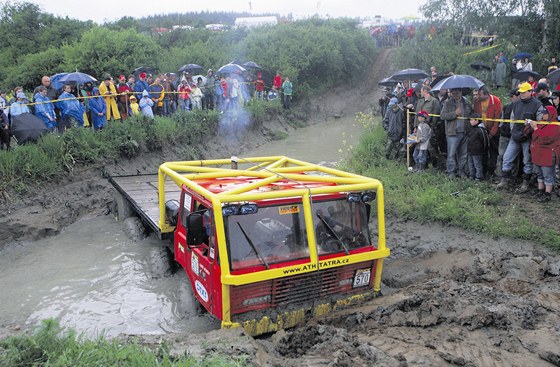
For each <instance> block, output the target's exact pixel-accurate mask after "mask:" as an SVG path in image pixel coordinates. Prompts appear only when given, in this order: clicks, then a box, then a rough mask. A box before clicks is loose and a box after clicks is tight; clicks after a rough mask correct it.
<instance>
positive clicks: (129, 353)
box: [0, 320, 248, 367]
mask: <svg viewBox="0 0 560 367" xmlns="http://www.w3.org/2000/svg"><path fill="white" fill-rule="evenodd" d="M246 358H247V356H239V357H233V356H232V357H229V356H214V357H210V358H208V359H205V360H200V359H199V358H194V357H192V356H183V357H179V358H173V357H171V356H170V354H169V352H168V350H167V347H166V346H165V345H159V346H157V347H153V348H148V347H146V346H142V345H140V344H138V343H137V342H122V341H119V340H115V339H113V340H109V339H107V338H105V337H103V336H101V337H98V338H97V339H94V340H90V339H87V338H85V337H84V336H83V335H78V334H77V333H76V332H75V331H73V330H70V331H65V330H64V329H62V328H61V327H60V325H59V324H58V322H56V321H54V320H44V321H43V322H42V324H41V325H40V326H39V327H38V328H37V330H35V332H33V333H32V334H29V335H22V336H14V337H8V338H6V339H2V340H0V366H5V367H12V366H13V367H20V366H37V367H40V366H52V367H57V366H61V367H62V366H73V367H79V366H88V367H89V366H121V367H128V366H130V367H133V366H134V367H136V366H138V367H145V366H164V367H173V366H181V367H191V366H192V367H221V366H223V367H225V366H238V367H242V366H247V365H248V364H247V363H246V361H245V360H246Z"/></svg>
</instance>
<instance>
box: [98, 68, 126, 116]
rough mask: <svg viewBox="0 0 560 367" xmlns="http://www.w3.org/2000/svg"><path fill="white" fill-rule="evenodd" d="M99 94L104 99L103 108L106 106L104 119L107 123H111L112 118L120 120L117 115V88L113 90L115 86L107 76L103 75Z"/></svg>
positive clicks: (118, 114)
mask: <svg viewBox="0 0 560 367" xmlns="http://www.w3.org/2000/svg"><path fill="white" fill-rule="evenodd" d="M98 89H99V93H100V94H101V96H103V98H104V99H105V106H106V115H105V116H106V118H107V121H111V119H112V118H114V119H115V120H120V119H121V115H120V113H119V109H118V108H117V101H116V98H117V88H115V84H114V83H113V81H112V78H111V76H110V75H109V74H107V75H105V78H104V80H103V81H102V82H101V84H100V85H99V88H98Z"/></svg>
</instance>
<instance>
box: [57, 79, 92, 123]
mask: <svg viewBox="0 0 560 367" xmlns="http://www.w3.org/2000/svg"><path fill="white" fill-rule="evenodd" d="M63 90H64V92H62V94H60V96H59V97H58V101H57V102H56V107H58V109H59V110H60V115H61V117H62V120H63V121H64V126H65V127H72V126H73V125H74V121H75V122H76V123H77V125H78V126H80V127H81V126H84V112H85V109H84V107H83V106H82V104H81V103H80V102H79V101H78V99H77V98H76V96H74V95H73V94H72V93H70V91H71V90H72V86H70V84H65V85H64V87H63Z"/></svg>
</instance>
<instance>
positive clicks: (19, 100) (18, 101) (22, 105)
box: [10, 87, 31, 126]
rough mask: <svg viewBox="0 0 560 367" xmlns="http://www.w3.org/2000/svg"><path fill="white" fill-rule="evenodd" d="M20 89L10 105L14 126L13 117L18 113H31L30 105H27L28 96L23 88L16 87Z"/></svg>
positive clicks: (11, 119)
mask: <svg viewBox="0 0 560 367" xmlns="http://www.w3.org/2000/svg"><path fill="white" fill-rule="evenodd" d="M16 90H17V91H18V92H17V93H16V95H15V100H14V101H13V102H12V103H11V105H10V121H11V122H12V126H13V124H14V120H13V117H14V116H17V115H21V114H22V113H30V112H31V111H30V110H29V107H27V103H29V101H28V100H27V97H26V96H25V93H23V88H21V87H16Z"/></svg>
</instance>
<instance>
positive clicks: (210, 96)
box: [204, 69, 216, 110]
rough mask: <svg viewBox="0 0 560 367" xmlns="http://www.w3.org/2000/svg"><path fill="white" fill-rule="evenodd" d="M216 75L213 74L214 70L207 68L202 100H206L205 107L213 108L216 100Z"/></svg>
mask: <svg viewBox="0 0 560 367" xmlns="http://www.w3.org/2000/svg"><path fill="white" fill-rule="evenodd" d="M215 84H216V77H215V76H214V70H212V69H208V72H207V73H206V87H205V88H204V100H205V101H206V103H205V105H206V109H208V110H213V109H215V102H216V98H215V95H216V86H215Z"/></svg>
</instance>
